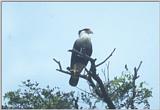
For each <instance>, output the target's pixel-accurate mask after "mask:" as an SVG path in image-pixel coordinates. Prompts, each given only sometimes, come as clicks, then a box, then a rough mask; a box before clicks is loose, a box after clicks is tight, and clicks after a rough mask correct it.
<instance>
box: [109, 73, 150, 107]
mask: <svg viewBox="0 0 160 110" xmlns="http://www.w3.org/2000/svg"><path fill="white" fill-rule="evenodd" d="M145 84H146V83H145V82H140V83H139V84H136V85H137V86H136V87H135V98H134V99H133V98H132V97H133V75H132V74H131V73H129V72H128V71H127V72H126V74H124V73H122V75H121V76H120V77H115V78H114V79H113V80H111V81H110V82H109V83H107V84H106V90H108V93H109V96H110V97H111V99H112V101H113V102H114V104H115V106H116V108H119V109H120V108H126V109H129V108H131V102H132V101H134V105H135V108H138V107H143V108H150V105H149V102H148V99H149V98H150V97H152V91H151V89H147V88H146V87H145V86H144V85H145Z"/></svg>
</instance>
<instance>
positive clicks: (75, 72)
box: [69, 63, 85, 86]
mask: <svg viewBox="0 0 160 110" xmlns="http://www.w3.org/2000/svg"><path fill="white" fill-rule="evenodd" d="M84 67H85V65H83V64H81V63H76V64H74V65H73V68H72V69H71V74H72V75H71V78H70V80H69V84H70V85H71V86H77V84H78V81H79V75H80V73H81V72H82V70H83V68H84Z"/></svg>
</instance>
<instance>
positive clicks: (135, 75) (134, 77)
mask: <svg viewBox="0 0 160 110" xmlns="http://www.w3.org/2000/svg"><path fill="white" fill-rule="evenodd" d="M141 65H142V61H141V62H140V63H139V66H138V68H136V67H134V75H133V78H132V85H133V89H132V97H131V109H136V108H135V106H134V99H135V97H136V84H135V83H136V79H137V78H138V77H139V76H138V75H137V73H138V70H139V68H140V67H141Z"/></svg>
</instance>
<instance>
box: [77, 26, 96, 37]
mask: <svg viewBox="0 0 160 110" xmlns="http://www.w3.org/2000/svg"><path fill="white" fill-rule="evenodd" d="M82 33H85V34H93V32H92V31H91V29H89V28H85V29H82V30H79V32H78V34H79V36H80V35H81V34H82Z"/></svg>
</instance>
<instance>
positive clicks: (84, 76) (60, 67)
mask: <svg viewBox="0 0 160 110" xmlns="http://www.w3.org/2000/svg"><path fill="white" fill-rule="evenodd" d="M53 60H54V61H55V62H56V63H57V64H58V66H59V69H56V70H57V71H59V72H62V73H65V74H68V75H71V72H70V71H65V70H63V69H62V66H61V63H60V61H57V60H56V59H55V58H53ZM68 70H69V69H68ZM79 77H81V78H83V79H85V80H86V79H88V78H87V75H81V74H79Z"/></svg>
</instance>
